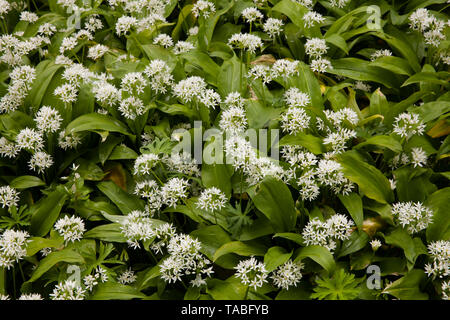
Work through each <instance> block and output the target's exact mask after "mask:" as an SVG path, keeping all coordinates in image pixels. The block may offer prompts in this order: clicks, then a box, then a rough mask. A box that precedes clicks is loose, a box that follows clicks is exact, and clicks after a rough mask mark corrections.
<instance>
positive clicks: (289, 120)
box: [281, 107, 311, 134]
mask: <svg viewBox="0 0 450 320" xmlns="http://www.w3.org/2000/svg"><path fill="white" fill-rule="evenodd" d="M310 120H311V117H310V116H308V115H307V114H306V112H305V110H304V109H302V108H297V107H289V108H288V109H287V111H286V112H285V113H283V115H282V116H281V127H282V129H283V131H287V132H289V134H296V133H299V132H302V131H304V130H305V129H308V128H309V122H310Z"/></svg>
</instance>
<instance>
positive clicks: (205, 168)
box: [201, 163, 233, 197]
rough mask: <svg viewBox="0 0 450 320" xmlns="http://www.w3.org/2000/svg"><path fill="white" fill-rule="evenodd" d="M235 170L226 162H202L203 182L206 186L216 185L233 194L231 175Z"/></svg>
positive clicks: (229, 194) (228, 193)
mask: <svg viewBox="0 0 450 320" xmlns="http://www.w3.org/2000/svg"><path fill="white" fill-rule="evenodd" d="M232 174H233V170H232V168H231V166H230V165H226V164H206V163H203V164H202V175H201V177H202V182H203V185H204V186H205V188H211V187H216V188H219V189H220V190H222V191H223V192H225V194H226V195H227V197H229V196H231V176H232Z"/></svg>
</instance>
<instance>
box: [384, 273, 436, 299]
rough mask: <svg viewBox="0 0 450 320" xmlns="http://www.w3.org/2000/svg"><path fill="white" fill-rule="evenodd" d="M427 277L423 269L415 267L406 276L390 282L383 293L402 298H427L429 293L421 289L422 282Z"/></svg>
mask: <svg viewBox="0 0 450 320" xmlns="http://www.w3.org/2000/svg"><path fill="white" fill-rule="evenodd" d="M425 279H426V276H425V272H424V271H423V270H419V269H413V270H411V271H409V272H408V273H407V274H406V275H405V276H404V277H402V278H400V279H398V280H396V281H394V282H392V283H391V284H388V285H387V286H386V288H384V290H383V292H382V293H384V294H390V295H392V296H394V297H396V298H397V299H400V300H427V299H428V294H426V293H424V292H422V291H420V284H421V283H422V282H424V281H425Z"/></svg>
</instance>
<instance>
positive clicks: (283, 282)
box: [272, 260, 304, 290]
mask: <svg viewBox="0 0 450 320" xmlns="http://www.w3.org/2000/svg"><path fill="white" fill-rule="evenodd" d="M303 267H304V265H303V264H302V263H301V262H293V261H292V260H288V261H287V262H285V263H284V264H282V265H281V266H279V267H278V268H277V269H276V270H275V271H274V272H273V273H272V279H273V284H274V285H275V286H277V287H278V288H282V289H285V290H288V289H289V287H291V286H294V287H296V286H297V284H298V283H299V282H300V279H301V278H302V269H303Z"/></svg>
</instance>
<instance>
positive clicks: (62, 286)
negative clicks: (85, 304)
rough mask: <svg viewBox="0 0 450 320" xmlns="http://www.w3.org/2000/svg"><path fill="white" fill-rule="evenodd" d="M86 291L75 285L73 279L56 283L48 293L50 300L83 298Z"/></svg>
mask: <svg viewBox="0 0 450 320" xmlns="http://www.w3.org/2000/svg"><path fill="white" fill-rule="evenodd" d="M85 293H86V291H85V290H84V289H83V288H81V287H79V286H77V284H76V282H75V280H66V281H64V282H60V283H58V284H57V285H56V286H55V288H54V289H53V293H51V294H50V297H51V299H52V300H83V299H84V295H85Z"/></svg>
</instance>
